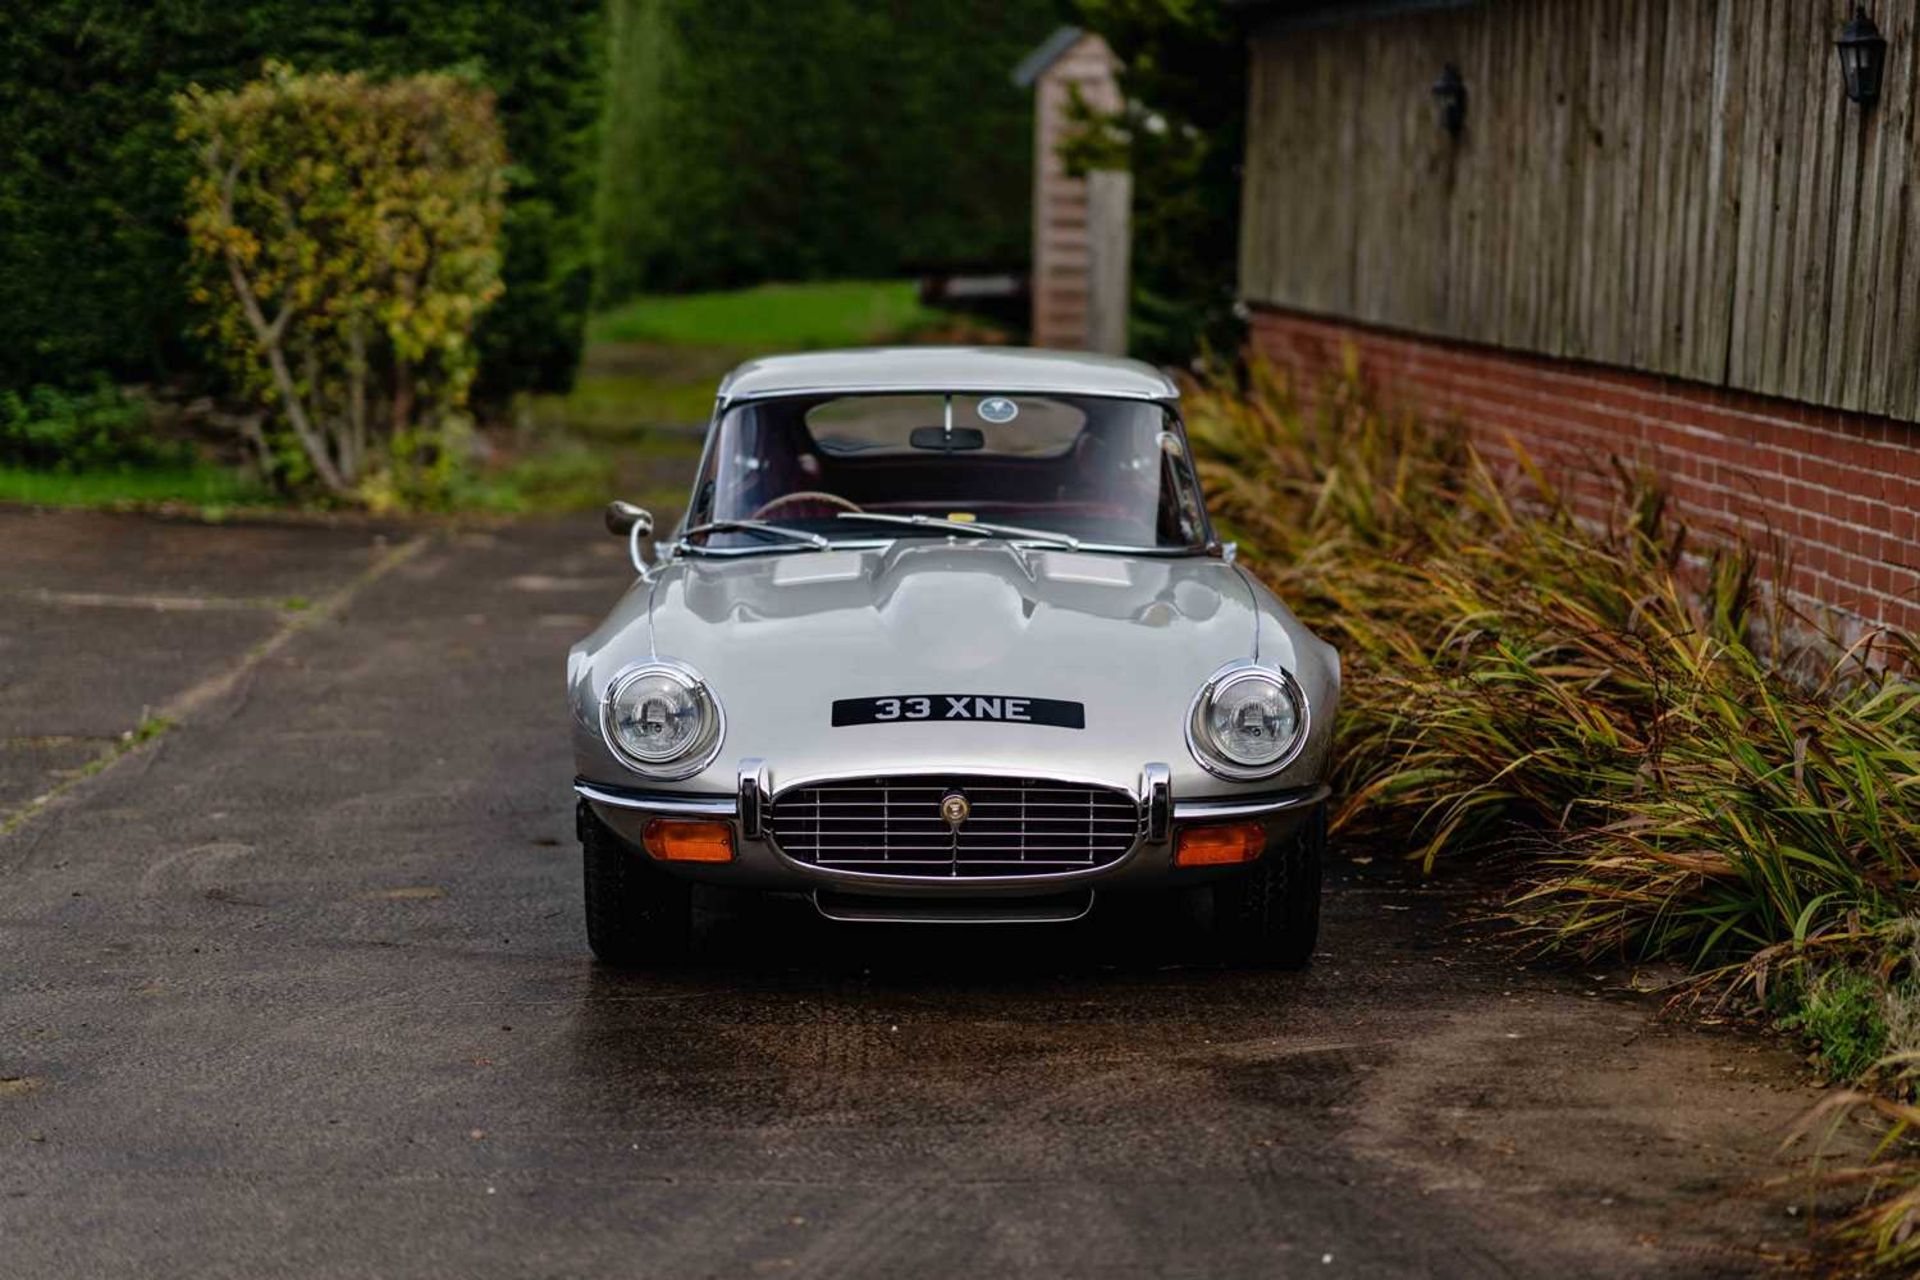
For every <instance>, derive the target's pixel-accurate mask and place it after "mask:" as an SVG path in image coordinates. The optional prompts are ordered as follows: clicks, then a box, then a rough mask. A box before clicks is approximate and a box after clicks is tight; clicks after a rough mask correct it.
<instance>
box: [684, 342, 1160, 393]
mask: <svg viewBox="0 0 1920 1280" xmlns="http://www.w3.org/2000/svg"><path fill="white" fill-rule="evenodd" d="M913 391H927V392H938V391H966V392H976V391H977V392H984V393H989V394H990V393H994V392H998V393H1001V394H1003V395H1015V394H1026V395H1048V394H1053V395H1080V396H1118V397H1122V398H1125V399H1130V400H1172V399H1175V398H1177V397H1178V396H1179V394H1180V388H1179V387H1177V386H1176V385H1174V382H1173V379H1171V378H1169V377H1168V376H1167V375H1166V374H1164V373H1162V372H1160V371H1159V370H1158V369H1156V368H1154V367H1153V366H1152V365H1150V364H1143V363H1142V362H1140V361H1138V360H1125V359H1121V358H1120V357H1118V356H1102V355H1095V354H1093V353H1092V352H1089V351H1041V350H1037V349H1035V348H1032V347H867V348H855V349H849V350H845V351H810V352H806V353H803V354H800V355H790V356H766V357H764V358H762V359H759V360H749V361H747V362H746V363H745V364H743V365H741V366H740V367H739V368H737V369H735V370H734V371H733V372H732V373H730V374H728V375H727V376H726V377H725V378H724V379H722V380H721V383H720V399H721V400H722V401H725V402H728V403H731V402H733V401H736V400H760V399H765V398H766V397H769V396H791V395H809V394H819V393H822V392H825V393H834V392H839V393H843V394H849V395H852V394H858V393H874V392H913Z"/></svg>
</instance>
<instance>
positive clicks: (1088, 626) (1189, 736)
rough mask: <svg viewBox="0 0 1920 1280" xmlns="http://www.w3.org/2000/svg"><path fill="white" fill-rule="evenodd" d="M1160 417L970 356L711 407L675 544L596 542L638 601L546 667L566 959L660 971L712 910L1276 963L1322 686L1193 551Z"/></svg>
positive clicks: (1117, 369) (1305, 641) (1320, 778)
mask: <svg viewBox="0 0 1920 1280" xmlns="http://www.w3.org/2000/svg"><path fill="white" fill-rule="evenodd" d="M1178 396H1179V391H1178V388H1177V387H1176V386H1175V385H1174V384H1173V383H1172V382H1171V381H1170V380H1168V379H1167V378H1166V377H1165V376H1164V375H1162V374H1161V373H1159V372H1158V371H1156V370H1154V369H1152V368H1150V367H1148V366H1147V365H1144V364H1140V363H1138V362H1135V361H1131V360H1117V359H1110V358H1106V357H1101V356H1093V355H1082V354H1063V353H1052V352H1040V351H1021V350H1008V349H991V348H986V349H954V348H911V349H898V350H867V351H839V352H822V353H817V354H809V355H794V356H781V357H776V358H772V359H765V360H755V361H752V362H750V363H747V364H745V365H742V366H741V367H740V368H738V369H736V370H735V371H734V372H733V373H731V374H730V375H728V377H727V378H726V379H725V381H723V382H722V383H721V385H720V392H719V399H718V403H717V404H716V406H715V409H714V414H713V420H712V424H711V426H710V427H709V429H708V432H707V438H706V447H705V452H704V454H703V456H702V459H701V463H700V470H699V475H698V477H697V479H696V480H695V481H694V486H693V492H692V495H691V498H690V501H689V503H688V507H687V512H686V515H685V517H684V519H683V520H682V521H681V523H680V526H679V528H678V529H677V531H676V532H675V533H674V534H673V536H672V538H671V540H670V541H667V542H665V543H664V544H661V545H660V546H659V547H658V548H657V549H656V551H655V553H654V554H653V555H651V556H649V555H647V554H645V551H644V548H643V541H644V540H646V539H648V538H649V536H650V535H651V534H652V532H653V522H652V519H651V517H650V516H649V515H648V514H647V513H646V512H644V511H641V510H640V509H639V508H637V507H633V506H629V505H627V504H625V503H615V504H613V505H612V506H611V507H609V508H608V514H607V520H608V524H609V526H610V527H611V528H612V529H613V530H614V531H615V532H616V533H620V534H622V535H624V536H625V537H626V538H627V539H628V546H629V552H630V554H631V555H632V557H633V561H634V567H635V569H636V571H637V573H638V578H637V580H636V581H635V583H634V585H633V587H632V589H631V590H629V591H628V592H627V594H626V595H625V596H624V597H623V598H622V599H621V600H620V602H619V604H618V605H617V606H615V608H614V610H613V612H612V613H611V614H610V615H609V616H608V617H607V619H606V620H605V621H604V622H602V623H601V624H600V626H599V627H598V628H597V629H596V630H595V631H594V632H593V634H591V635H589V636H588V637H587V638H586V639H584V640H582V641H581V642H580V643H579V644H577V645H575V646H574V648H573V651H572V653H571V654H570V656H569V659H568V669H567V691H568V697H569V701H570V703H571V708H572V722H573V749H574V759H575V762H576V769H577V774H578V777H577V778H576V780H575V783H574V790H575V791H576V792H578V793H579V796H580V802H579V818H578V825H579V835H580V841H581V844H582V846H583V848H584V853H585V863H586V913H587V935H588V939H589V941H590V942H591V944H592V947H593V950H594V953H595V954H596V955H597V956H599V957H600V958H601V959H602V960H604V961H607V962H610V963H615V964H643V963H648V962H658V961H664V960H669V959H671V958H673V957H674V956H675V955H676V954H678V953H680V952H681V951H683V950H684V949H685V948H686V947H687V945H688V941H689V936H690V921H691V917H692V898H693V892H694V888H695V886H696V885H698V884H701V883H707V884H712V885H722V886H730V887H733V888H736V889H748V890H764V891H771V892H779V893H789V894H800V895H805V896H806V897H808V898H810V899H811V900H812V902H813V903H814V904H815V905H816V907H817V908H818V909H819V910H820V912H822V913H823V914H824V915H827V916H829V917H831V918H833V919H836V920H860V921H978V922H1003V921H1065V920H1073V919H1076V918H1078V917H1080V916H1082V915H1085V914H1086V913H1087V912H1088V911H1089V910H1091V909H1092V908H1093V906H1094V903H1095V901H1096V900H1097V899H1098V898H1101V897H1104V896H1106V895H1108V894H1119V893H1123V892H1126V893H1133V892H1142V891H1146V892H1154V891H1161V892H1184V893H1189V894H1191V895H1193V896H1194V898H1195V899H1196V904H1195V905H1197V906H1199V907H1200V908H1201V910H1200V911H1199V913H1198V914H1199V916H1200V918H1201V919H1203V920H1210V921H1211V927H1212V928H1213V929H1214V930H1215V932H1216V933H1217V936H1218V937H1219V939H1220V941H1221V942H1222V943H1223V944H1224V948H1225V950H1226V952H1227V954H1229V955H1230V956H1233V957H1235V958H1238V959H1240V960H1243V961H1247V962H1252V963H1263V964H1281V965H1298V964H1303V963H1305V962H1306V961H1307V959H1308V958H1309V957H1310V956H1311V955H1312V952H1313V947H1314V941H1315V936H1316V934H1317V932H1318V927H1319V912H1320V861H1321V852H1322V848H1323V846H1324V844H1325V840H1326V822H1325V814H1324V809H1325V804H1324V802H1325V800H1326V796H1327V786H1326V781H1325V779H1326V774H1327V760H1328V752H1329V745H1330V743H1331V741H1332V738H1333V718H1334V711H1335V707H1336V705H1337V703H1338V701H1339V694H1340V663H1339V658H1338V657H1337V655H1336V654H1335V653H1334V651H1333V649H1332V648H1330V647H1329V646H1328V645H1326V644H1325V643H1323V642H1322V641H1320V640H1319V639H1317V638H1316V637H1314V636H1313V635H1312V634H1310V633H1309V632H1308V631H1307V630H1306V628H1304V627H1303V626H1301V624H1300V623H1299V621H1298V620H1297V619H1295V617H1294V616H1293V614H1292V613H1290V612H1289V611H1288V609H1287V607H1286V606H1285V605H1284V604H1282V603H1281V602H1280V601H1279V600H1278V599H1276V598H1275V597H1274V596H1273V594H1272V593H1271V592H1269V591H1268V590H1267V589H1266V588H1265V587H1263V586H1261V585H1260V583H1258V582H1256V581H1255V580H1254V579H1253V577H1252V576H1251V575H1250V574H1248V573H1247V572H1246V571H1245V570H1244V569H1242V568H1240V567H1238V566H1237V565H1235V563H1234V557H1233V548H1232V547H1231V546H1230V545H1225V544H1223V543H1221V542H1220V541H1219V540H1218V539H1217V538H1216V537H1215V536H1214V533H1213V530H1212V527H1211V526H1210V525H1209V523H1208V520H1207V513H1206V508H1205V506H1204V505H1203V503H1202V501H1201V495H1200V489H1199V486H1198V485H1197V483H1196V482H1195V479H1194V471H1193V466H1192V463H1191V460H1190V458H1189V456H1188V449H1187V441H1186V435H1185V431H1184V428H1183V427H1182V424H1181V421H1180V414H1179V410H1178Z"/></svg>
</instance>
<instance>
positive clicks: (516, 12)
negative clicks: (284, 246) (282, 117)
mask: <svg viewBox="0 0 1920 1280" xmlns="http://www.w3.org/2000/svg"><path fill="white" fill-rule="evenodd" d="M603 25H604V20H603V14H602V5H601V3H600V0H542V2H541V3H537V4H536V3H533V2H532V0H412V2H410V3H409V2H404V0H327V2H326V3H321V2H319V0H224V2H223V0H40V2H39V3H36V4H31V5H18V6H14V11H13V12H10V13H9V15H8V19H7V21H6V22H5V23H4V24H0V84H4V85H5V86H6V91H5V93H0V137H4V138H5V139H6V140H7V144H6V145H7V154H6V160H5V163H3V164H0V386H6V385H12V386H20V385H27V384H33V383H42V382H57V383H67V384H74V383H81V382H84V381H85V380H86V379H87V378H89V377H90V376H91V375H93V374H94V373H95V372H96V371H104V372H107V373H110V374H112V375H114V376H117V377H124V378H145V377H153V376H166V375H169V374H172V373H176V372H181V371H190V370H192V369H193V368H195V367H197V366H198V365H199V364H200V363H201V361H202V353H201V352H200V351H199V350H198V349H197V348H196V345H195V343H194V342H193V341H192V339H191V338H190V336H189V333H188V331H189V328H190V325H191V321H192V313H191V312H190V311H189V309H188V308H187V306H186V302H185V295H184V284H183V272H182V267H183V264H184V262H185V258H186V237H185V233H184V230H183V228H182V226H181V209H182V200H183V197H184V192H185V187H186V178H187V173H188V158H187V155H186V153H185V150H184V149H183V148H182V147H181V145H180V144H179V143H178V142H177V141H176V140H175V138H174V136H173V130H174V117H173V112H172V110H171V108H170V106H169V102H170V99H171V97H172V95H173V94H175V93H178V92H180V91H181V90H183V89H185V88H186V86H187V85H188V84H190V83H195V82H197V83H199V84H202V85H205V86H207V87H209V88H230V87H232V86H234V85H237V84H239V83H241V82H242V81H245V80H247V79H250V78H252V77H254V76H256V75H258V74H259V72H260V68H261V65H262V63H263V62H265V60H267V59H268V58H278V59H281V60H284V61H287V62H291V63H293V64H295V65H296V66H299V67H301V68H311V69H322V68H328V69H342V70H350V69H355V68H364V69H367V70H371V71H374V72H392V73H400V72H410V71H416V70H433V69H439V68H445V67H449V66H455V65H465V66H468V67H472V68H475V69H477V70H478V71H479V72H480V74H481V76H482V78H483V79H484V80H485V81H486V83H487V84H488V85H489V86H491V87H492V88H493V89H494V90H495V91H496V92H497V93H498V94H499V100H500V112H501V117H502V120H503V123H504V125H505V128H506V133H507V145H508V149H509V151H510V153H511V155H512V157H513V159H514V161H515V163H516V166H517V167H516V170H515V175H514V176H515V179H516V182H515V185H514V187H513V189H512V192H511V195H510V200H509V205H508V212H507V258H506V265H505V270H504V276H505V279H506V284H507V295H506V297H505V298H504V299H503V300H502V302H501V304H500V305H499V306H498V307H496V308H494V310H493V312H492V313H491V314H490V316H489V317H488V319H487V323H486V325H485V327H484V329H483V330H482V333H481V335H480V343H481V347H482V350H483V352H484V353H485V358H486V362H487V363H486V370H487V372H486V375H485V376H486V378H487V380H488V382H489V384H490V389H491V390H493V391H496V392H498V391H503V390H508V389H512V388H516V387H552V388H558V387H564V386H565V385H566V384H567V383H568V382H569V381H570V379H571V377H572V373H573V368H574V365H575V363H576V361H577V359H578V355H579V348H580V341H581V333H582V329H583V325H584V321H585V316H586V308H587V304H588V301H589V298H590V295H591V292H592V283H593V271H592V263H593V257H592V251H593V244H592V225H593V224H592V216H593V215H592V210H593V198H594V197H593V192H594V185H595V178H596V174H597V168H596V166H597V162H598V152H599V142H598V121H599V115H600V105H601V99H602V92H603V86H604V33H603Z"/></svg>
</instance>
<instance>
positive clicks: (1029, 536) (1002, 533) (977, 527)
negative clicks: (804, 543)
mask: <svg viewBox="0 0 1920 1280" xmlns="http://www.w3.org/2000/svg"><path fill="white" fill-rule="evenodd" d="M834 518H835V519H836V520H871V521H874V522H875V523H877V524H904V525H912V526H915V527H917V528H922V529H944V530H948V531H950V532H953V533H970V534H972V535H973V536H974V537H976V538H1019V539H1021V540H1023V541H1027V542H1044V543H1046V544H1047V545H1049V546H1054V547H1065V548H1066V549H1067V550H1069V551H1078V550H1079V549H1080V540H1079V539H1078V538H1075V537H1071V536H1069V535H1067V534H1064V533H1051V532H1049V531H1047V530H1045V529H1027V528H1022V527H1021V526H1020V525H1017V524H990V523H988V522H987V521H984V520H945V519H942V518H941V517H939V516H918V515H916V516H892V515H883V514H881V513H880V512H877V511H839V512H835V513H834Z"/></svg>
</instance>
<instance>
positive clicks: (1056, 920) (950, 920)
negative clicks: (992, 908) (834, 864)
mask: <svg viewBox="0 0 1920 1280" xmlns="http://www.w3.org/2000/svg"><path fill="white" fill-rule="evenodd" d="M1094 896H1095V894H1094V891H1093V890H1092V889H1089V890H1087V900H1086V902H1085V904H1083V905H1082V906H1081V908H1080V910H1079V912H1078V913H1077V914H1074V915H1066V914H1053V915H1035V914H1027V915H1020V914H1017V913H1012V912H1009V913H1008V914H1007V915H1003V916H1001V915H978V916H973V915H965V916H963V915H941V914H939V913H938V912H937V911H932V910H930V911H928V912H927V913H926V914H924V915H920V914H916V913H914V912H912V911H909V910H905V909H902V908H900V907H898V906H897V905H896V906H895V908H894V909H895V910H896V911H898V912H899V914H897V915H886V914H881V913H880V912H873V913H870V914H869V913H857V914H856V913H849V914H844V915H836V914H835V913H834V912H833V911H832V910H830V909H829V907H828V906H827V904H825V903H822V902H821V901H820V891H819V890H818V889H815V890H814V891H813V893H812V895H811V898H812V902H813V909H814V910H815V911H818V912H819V913H820V914H821V915H823V916H825V917H826V918H827V919H829V920H832V921H835V922H836V923H839V924H1072V923H1073V922H1074V921H1076V920H1084V919H1086V917H1087V915H1088V913H1089V912H1091V911H1092V910H1093V900H1094ZM893 901H894V902H895V903H896V904H897V902H898V900H897V899H895V900H893ZM927 901H928V902H929V903H951V902H952V901H953V900H952V899H951V898H937V897H930V898H928V899H927ZM1007 901H1008V903H1009V904H1011V903H1017V902H1022V901H1026V899H1022V898H1009V899H1007Z"/></svg>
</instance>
